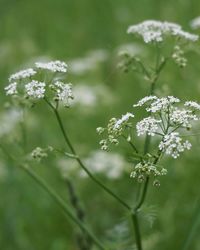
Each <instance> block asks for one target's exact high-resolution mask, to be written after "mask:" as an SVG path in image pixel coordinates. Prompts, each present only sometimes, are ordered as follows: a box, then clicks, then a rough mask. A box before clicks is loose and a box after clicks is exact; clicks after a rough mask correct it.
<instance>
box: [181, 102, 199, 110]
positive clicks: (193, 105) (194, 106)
mask: <svg viewBox="0 0 200 250" xmlns="http://www.w3.org/2000/svg"><path fill="white" fill-rule="evenodd" d="M184 106H186V107H189V108H192V109H194V110H195V109H196V110H200V104H199V103H197V102H194V101H188V102H185V104H184Z"/></svg>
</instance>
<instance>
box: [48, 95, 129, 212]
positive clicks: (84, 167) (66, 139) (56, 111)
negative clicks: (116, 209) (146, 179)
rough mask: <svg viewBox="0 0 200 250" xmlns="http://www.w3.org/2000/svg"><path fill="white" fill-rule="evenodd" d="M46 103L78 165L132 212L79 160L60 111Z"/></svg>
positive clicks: (125, 205) (127, 206) (125, 204)
mask: <svg viewBox="0 0 200 250" xmlns="http://www.w3.org/2000/svg"><path fill="white" fill-rule="evenodd" d="M45 101H46V102H47V103H48V105H49V106H50V107H51V108H52V109H53V111H54V113H55V116H56V119H57V121H58V124H59V127H60V129H61V132H62V134H63V137H64V139H65V142H66V144H67V145H68V147H69V148H70V150H71V152H72V153H73V154H74V155H76V156H77V157H76V158H74V159H75V160H76V161H77V162H78V164H79V165H80V166H81V167H82V169H83V170H84V171H85V172H86V173H87V175H88V176H89V177H90V178H91V179H92V180H93V181H94V182H95V183H96V184H98V185H99V186H100V187H101V188H102V189H104V191H106V192H107V193H108V194H109V195H111V196H112V197H113V198H115V199H116V200H117V201H118V202H119V203H120V204H121V205H122V206H124V207H125V208H126V209H128V210H129V211H130V210H131V207H130V206H129V205H128V204H127V203H126V202H125V201H123V200H122V199H121V198H120V197H119V196H118V195H116V194H115V193H114V192H113V191H112V190H110V188H108V187H106V186H105V185H104V184H103V183H102V182H101V181H100V180H98V179H97V178H96V177H95V176H94V175H93V174H92V173H91V172H90V171H89V170H88V168H87V167H86V166H85V165H84V163H83V162H82V160H81V159H80V158H79V156H78V155H77V153H76V151H75V149H74V147H73V146H72V143H71V141H70V139H69V137H68V136H67V134H66V131H65V128H64V126H63V122H62V120H61V117H60V114H59V112H58V110H57V109H56V108H55V107H54V106H53V105H52V104H51V103H50V102H49V101H48V100H46V99H45Z"/></svg>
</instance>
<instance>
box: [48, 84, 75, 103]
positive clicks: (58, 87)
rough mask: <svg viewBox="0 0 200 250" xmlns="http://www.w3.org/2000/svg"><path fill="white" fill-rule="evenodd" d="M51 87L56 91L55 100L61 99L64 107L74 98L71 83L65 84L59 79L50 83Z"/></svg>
mask: <svg viewBox="0 0 200 250" xmlns="http://www.w3.org/2000/svg"><path fill="white" fill-rule="evenodd" d="M51 89H53V90H55V92H56V97H55V100H57V101H62V102H63V103H64V106H66V107H69V106H70V100H72V99H73V98H74V96H73V93H72V84H71V83H68V84H65V83H63V82H61V81H56V82H55V83H53V84H51Z"/></svg>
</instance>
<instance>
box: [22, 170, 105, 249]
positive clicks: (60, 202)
mask: <svg viewBox="0 0 200 250" xmlns="http://www.w3.org/2000/svg"><path fill="white" fill-rule="evenodd" d="M21 167H22V168H23V169H24V170H25V171H26V172H27V173H28V174H29V175H30V176H31V177H32V178H33V179H34V180H35V181H36V182H37V183H38V184H39V185H40V186H41V187H42V188H43V189H44V190H45V191H46V192H47V193H48V194H49V195H50V196H51V197H52V198H53V199H54V200H55V201H56V203H57V204H58V205H59V206H60V207H61V208H62V209H63V211H64V213H65V214H66V215H67V217H69V218H70V219H71V220H72V221H73V222H74V223H76V224H77V225H78V226H79V227H80V228H81V230H82V231H83V232H85V233H87V234H88V236H89V237H90V238H91V240H92V241H93V242H94V243H95V244H96V246H98V248H99V249H101V250H106V248H105V247H104V246H103V245H102V244H101V242H99V240H98V239H97V238H96V236H94V235H93V233H92V232H91V231H90V230H89V229H88V228H87V227H86V226H85V225H84V224H83V223H82V222H81V221H80V220H79V219H77V217H76V216H75V215H74V213H73V212H72V211H71V208H70V207H69V206H68V205H67V204H66V202H64V201H63V199H62V198H61V197H60V196H59V195H58V194H57V193H56V192H55V191H54V190H53V189H52V188H51V187H50V186H49V185H48V184H47V183H46V182H45V180H44V179H43V178H41V177H40V176H38V175H37V174H36V173H35V172H33V171H32V170H31V169H30V168H28V167H27V166H25V165H22V166H21Z"/></svg>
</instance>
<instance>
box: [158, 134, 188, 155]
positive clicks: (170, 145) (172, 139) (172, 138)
mask: <svg viewBox="0 0 200 250" xmlns="http://www.w3.org/2000/svg"><path fill="white" fill-rule="evenodd" d="M191 146H192V145H191V143H190V142H189V141H187V140H186V141H184V142H183V140H182V138H181V137H180V135H179V133H178V132H173V133H170V134H167V135H165V136H164V138H163V140H162V141H161V142H160V144H159V149H160V150H162V151H165V153H166V154H168V155H171V156H172V157H173V158H175V159H176V158H177V157H179V156H180V153H181V152H183V151H184V150H185V149H187V150H189V149H190V148H191Z"/></svg>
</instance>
